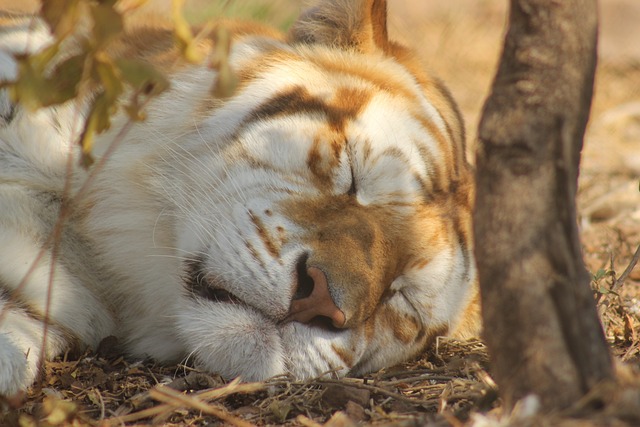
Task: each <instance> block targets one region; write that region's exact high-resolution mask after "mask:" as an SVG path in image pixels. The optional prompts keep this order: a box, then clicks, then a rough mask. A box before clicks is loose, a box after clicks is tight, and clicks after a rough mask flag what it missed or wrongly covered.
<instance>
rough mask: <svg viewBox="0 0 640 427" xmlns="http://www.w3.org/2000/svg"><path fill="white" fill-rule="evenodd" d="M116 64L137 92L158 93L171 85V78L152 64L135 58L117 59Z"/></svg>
mask: <svg viewBox="0 0 640 427" xmlns="http://www.w3.org/2000/svg"><path fill="white" fill-rule="evenodd" d="M115 65H116V67H117V68H118V70H119V72H120V75H121V76H122V78H123V79H124V80H125V81H126V82H127V83H129V84H130V85H131V86H132V87H133V89H134V90H135V91H137V92H141V93H144V94H145V95H152V96H153V95H158V94H160V93H162V92H164V91H165V90H166V89H167V88H168V87H169V80H168V79H167V78H166V77H165V75H164V74H163V73H162V72H160V71H159V70H158V69H157V68H155V67H153V66H152V65H151V64H149V63H147V62H143V61H139V60H135V59H117V60H116V61H115Z"/></svg>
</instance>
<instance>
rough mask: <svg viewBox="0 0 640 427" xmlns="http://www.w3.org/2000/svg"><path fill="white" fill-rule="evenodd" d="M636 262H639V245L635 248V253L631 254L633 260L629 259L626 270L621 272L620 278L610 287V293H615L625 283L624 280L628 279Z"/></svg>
mask: <svg viewBox="0 0 640 427" xmlns="http://www.w3.org/2000/svg"><path fill="white" fill-rule="evenodd" d="M638 260H640V245H638V247H637V248H636V253H635V254H633V258H632V259H631V262H629V265H628V266H627V268H626V269H625V270H624V271H623V272H622V274H621V275H620V277H618V278H617V279H616V282H615V283H614V284H613V286H612V287H611V290H612V291H616V290H617V289H618V288H620V287H621V286H622V284H623V283H624V282H625V280H627V277H629V274H631V272H632V271H633V269H634V267H635V266H636V264H637V263H638Z"/></svg>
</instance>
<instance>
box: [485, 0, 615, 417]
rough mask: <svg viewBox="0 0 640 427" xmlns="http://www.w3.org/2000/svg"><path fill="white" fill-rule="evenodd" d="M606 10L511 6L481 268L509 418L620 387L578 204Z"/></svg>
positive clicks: (491, 109)
mask: <svg viewBox="0 0 640 427" xmlns="http://www.w3.org/2000/svg"><path fill="white" fill-rule="evenodd" d="M596 40H597V11H596V0H511V9H510V15H509V28H508V31H507V35H506V39H505V46H504V51H503V53H502V58H501V61H500V65H499V68H498V72H497V75H496V77H495V80H494V82H493V87H492V93H491V96H490V97H489V99H488V100H487V102H486V104H485V107H484V111H483V115H482V120H481V123H480V129H479V139H480V141H479V146H478V152H477V185H478V188H477V200H476V212H475V216H474V227H475V242H476V256H477V259H478V270H479V276H480V285H481V293H482V305H483V319H484V322H485V323H484V328H485V339H486V342H487V346H488V348H489V352H490V354H491V358H492V359H491V360H492V372H493V374H494V376H495V378H496V381H497V382H498V385H499V386H500V389H501V394H502V397H503V398H504V400H505V403H506V405H507V407H511V406H512V405H513V404H514V403H515V401H516V400H518V399H520V398H522V397H524V396H526V395H528V394H531V393H534V394H536V395H538V396H539V397H540V398H541V402H542V405H543V408H544V409H555V408H562V407H566V406H567V405H569V404H571V403H572V402H575V401H576V400H577V399H578V398H579V397H581V396H582V395H583V394H584V393H585V392H586V391H588V390H589V389H590V388H591V387H593V386H594V385H595V384H596V383H598V382H599V381H601V380H603V379H607V378H610V377H611V376H612V363H611V357H610V354H609V350H608V347H607V344H606V341H605V339H604V334H603V331H602V327H601V325H600V322H599V320H598V317H597V313H596V308H595V303H594V300H593V295H592V293H591V290H590V287H589V275H588V274H587V272H586V269H585V267H584V264H583V260H582V253H581V247H580V241H579V236H578V229H577V224H576V207H575V195H576V188H577V178H578V167H579V162H580V151H581V149H582V139H583V136H584V131H585V126H586V123H587V120H588V116H589V108H590V104H591V97H592V92H593V79H594V73H595V64H596Z"/></svg>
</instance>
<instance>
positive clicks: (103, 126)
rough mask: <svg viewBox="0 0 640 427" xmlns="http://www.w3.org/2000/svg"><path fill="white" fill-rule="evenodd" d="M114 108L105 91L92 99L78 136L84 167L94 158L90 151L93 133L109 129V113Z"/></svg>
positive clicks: (93, 137)
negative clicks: (85, 120)
mask: <svg viewBox="0 0 640 427" xmlns="http://www.w3.org/2000/svg"><path fill="white" fill-rule="evenodd" d="M114 108H115V105H114V102H113V100H111V99H110V98H109V96H108V95H107V94H106V93H105V92H101V93H100V94H98V96H96V98H95V99H94V100H93V103H92V104H91V108H90V110H89V116H88V117H87V122H86V123H85V126H84V129H83V131H82V135H81V137H80V146H81V147H82V158H81V159H80V161H81V164H82V166H83V167H84V168H88V167H89V166H91V165H92V164H93V162H94V160H93V156H92V155H91V152H92V150H93V143H94V140H95V135H96V134H98V133H101V132H104V131H105V130H107V129H109V127H110V126H111V113H112V110H113V109H114Z"/></svg>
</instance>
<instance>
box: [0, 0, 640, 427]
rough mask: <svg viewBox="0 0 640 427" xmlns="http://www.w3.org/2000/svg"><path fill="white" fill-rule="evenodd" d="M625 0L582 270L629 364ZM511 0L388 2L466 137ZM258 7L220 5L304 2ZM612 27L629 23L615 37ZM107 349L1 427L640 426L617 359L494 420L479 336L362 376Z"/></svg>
mask: <svg viewBox="0 0 640 427" xmlns="http://www.w3.org/2000/svg"><path fill="white" fill-rule="evenodd" d="M634 1H635V0H603V1H602V3H601V8H602V9H603V17H604V18H605V22H604V24H605V25H604V28H603V34H602V35H603V43H602V46H603V49H604V48H606V49H607V50H604V51H602V52H601V58H602V61H601V63H600V67H599V70H598V75H597V87H596V95H595V99H594V108H593V115H592V117H593V120H592V124H591V126H590V130H589V133H588V136H587V143H586V147H585V154H584V157H583V166H584V167H583V171H582V175H581V181H580V188H581V190H580V195H579V207H580V213H581V226H582V231H583V233H582V235H583V242H584V249H585V260H586V263H587V266H588V269H589V270H590V271H592V272H593V273H594V274H596V273H597V272H598V270H600V269H602V272H601V273H600V274H596V276H597V277H596V280H594V285H593V286H594V291H595V292H594V293H595V295H596V300H597V303H598V308H599V312H600V315H601V318H602V320H603V324H604V327H605V332H606V336H607V339H608V341H609V343H610V344H611V348H612V352H613V353H614V354H615V355H616V356H617V358H618V359H619V360H623V361H626V362H630V363H632V364H636V365H637V364H638V362H639V361H640V344H639V336H640V334H639V331H640V327H639V325H640V302H639V301H640V269H639V268H637V267H636V268H635V270H632V271H630V272H629V275H628V276H627V278H626V280H624V281H623V282H619V281H617V279H618V278H619V277H620V275H621V274H622V272H623V271H624V270H625V268H626V267H627V266H628V265H629V263H630V262H631V260H632V257H633V254H634V251H635V250H636V247H637V245H638V242H640V199H639V198H638V191H637V187H638V175H640V169H639V170H638V171H635V172H634V169H633V167H634V164H633V163H632V164H630V165H629V161H628V160H629V159H631V158H633V155H634V153H640V113H637V114H636V113H634V112H633V110H631V113H624V111H625V110H623V113H621V114H622V115H620V114H618V116H619V117H618V116H616V117H617V118H614V119H611V114H612V112H616V111H618V110H616V109H618V108H619V107H620V106H626V105H629V104H630V103H633V102H639V101H640V55H638V56H634V54H633V52H632V53H631V54H630V53H629V49H628V48H627V47H625V48H624V49H620V51H616V47H619V46H622V45H623V44H625V46H626V44H628V40H631V39H635V40H639V39H640V28H638V27H637V25H636V26H635V27H634V26H628V25H627V24H624V23H620V22H622V21H620V22H618V21H616V20H615V19H614V18H616V17H617V18H616V19H622V20H624V19H627V20H631V21H633V22H638V20H640V5H638V4H634V3H633V2H634ZM213 3H215V2H209V3H208V5H209V6H211V5H212V4H213ZM239 3H242V2H239ZM245 3H246V2H245ZM506 3H507V2H506V1H502V0H458V1H456V2H415V1H410V0H404V1H400V0H398V1H395V2H390V4H391V22H392V24H393V25H392V26H393V29H392V34H393V35H394V37H396V38H400V39H404V40H406V41H408V42H409V43H410V44H413V45H414V46H416V47H417V48H418V50H419V51H420V54H421V56H422V57H423V58H424V60H425V62H426V64H427V66H428V67H430V68H432V69H433V70H434V71H435V72H436V73H437V74H438V75H439V76H441V77H442V78H443V79H444V80H445V81H446V82H447V83H448V84H449V86H450V87H451V89H452V91H453V92H454V95H455V97H456V98H457V99H458V100H459V102H460V105H461V108H462V111H463V113H464V115H465V117H466V119H467V126H468V131H469V134H470V141H473V139H474V136H475V129H476V127H477V120H478V117H479V113H480V109H481V106H482V102H483V100H484V98H485V97H486V95H487V93H488V90H489V87H490V82H491V78H492V74H493V70H494V67H495V64H496V62H497V59H498V55H499V52H500V43H501V36H502V33H503V24H504V21H505V13H506V10H505V5H506ZM204 4H205V3H204V2H202V1H198V2H194V3H193V5H192V6H193V8H192V10H193V11H195V12H192V13H196V14H198V16H201V14H203V13H204V12H203V9H202V8H203V7H204V6H203V5H204ZM219 4H220V3H216V5H215V6H211V7H219ZM261 5H267V6H268V7H267V8H266V9H264V8H263V9H259V10H254V11H253V12H247V11H245V10H240V9H237V10H227V12H229V14H231V15H234V14H237V13H240V14H244V15H246V14H247V13H252V14H254V15H252V16H254V17H258V18H264V19H267V20H271V21H272V22H276V23H277V25H280V26H282V27H286V26H287V25H288V24H289V23H290V18H291V17H292V16H294V15H295V14H292V12H291V11H292V10H296V8H298V7H299V6H298V2H293V1H292V0H289V1H287V0H278V2H277V4H276V3H275V2H273V3H272V2H267V1H264V2H261ZM269 5H271V6H269ZM292 5H293V6H292ZM261 7H262V6H261ZM616 8H617V9H616ZM621 8H622V10H623V12H620V11H619V9H621ZM216 10H217V9H216ZM207 13H210V14H211V13H213V14H215V13H218V12H216V11H215V10H214V11H213V12H211V10H209V12H207ZM261 13H262V14H263V16H260V15H259V14H261ZM255 14H258V16H256V15H255ZM634 14H635V15H634ZM634 16H635V18H634ZM192 19H194V20H195V19H196V18H195V17H194V18H192ZM617 27H620V28H623V27H624V28H631V29H633V28H636V29H635V30H634V31H635V33H634V34H630V33H629V32H628V31H627V30H625V31H626V32H623V33H622V37H626V39H621V38H618V39H616V38H615V37H620V35H618V36H616V31H615V30H616V28H617ZM634 37H635V38H634ZM616 40H617V41H616ZM625 114H626V115H625ZM607 117H608V118H607ZM471 145H473V144H471ZM110 347H112V343H111V344H110V343H109V342H106V343H105V345H104V346H102V348H101V349H100V351H99V353H97V354H84V355H78V356H77V357H72V356H71V355H69V356H67V358H65V359H62V360H58V361H55V362H50V363H48V364H47V365H46V371H47V372H46V377H45V378H44V379H43V381H42V383H41V387H40V388H35V389H33V390H31V391H30V392H29V394H28V396H27V399H26V403H25V405H24V406H23V407H22V408H21V409H20V410H10V411H6V412H5V413H4V414H3V415H1V416H0V425H2V426H13V425H21V426H43V427H44V426H62V425H75V426H83V427H84V426H105V427H106V426H121V425H127V426H131V425H169V426H174V425H175V426H205V425H217V424H224V425H253V424H257V425H304V426H316V425H331V426H348V425H352V424H353V423H362V424H375V425H407V426H409V425H412V426H413V425H432V426H455V427H458V426H463V425H471V424H472V423H474V424H475V425H476V426H489V425H505V426H506V425H513V426H543V425H544V426H558V425H563V426H578V425H580V426H583V425H594V426H595V425H597V426H623V425H629V426H631V425H640V414H639V413H638V408H640V403H639V402H640V392H639V391H638V390H640V387H639V386H638V373H637V372H634V371H633V369H631V368H621V370H620V382H619V384H618V385H617V386H615V387H612V386H611V385H603V386H602V387H600V388H597V389H596V390H594V392H593V393H592V394H591V395H590V396H587V397H585V399H584V400H583V401H581V402H579V403H578V404H576V405H575V406H574V407H573V408H569V409H568V410H567V411H565V412H563V413H561V414H542V415H537V416H531V417H526V416H525V415H526V414H527V411H528V410H529V409H530V408H529V407H528V406H527V405H526V404H525V405H522V407H520V408H519V409H518V410H517V411H515V413H514V414H511V415H510V416H507V415H503V416H502V418H500V416H501V407H500V400H499V399H498V397H497V390H496V386H495V384H494V383H493V381H492V380H491V377H490V374H489V372H490V368H489V366H488V357H487V353H486V350H485V348H484V346H483V344H482V343H481V342H479V341H471V342H466V343H462V342H456V341H450V340H444V339H443V340H440V341H439V343H438V346H436V348H434V349H431V350H430V351H429V352H427V353H425V354H424V355H422V357H421V358H419V359H418V360H416V361H413V362H411V363H407V364H404V365H401V366H398V367H395V368H392V369H386V370H383V371H380V372H377V373H375V374H373V375H370V376H368V377H365V378H351V379H344V380H335V379H317V380H315V381H307V382H297V381H293V380H291V379H290V378H286V377H280V378H275V379H272V380H270V381H267V382H265V383H258V384H242V383H237V382H231V383H225V382H223V381H222V380H221V379H220V378H219V377H216V376H215V375H210V374H205V373H200V372H197V371H195V370H193V369H192V368H190V367H186V366H172V367H166V366H157V365H155V364H153V363H151V362H136V363H133V362H130V361H126V360H123V359H122V358H121V357H118V356H117V355H111V354H110V351H109V350H110ZM594 408H595V409H594ZM603 408H604V409H603ZM596 409H598V410H597V411H596ZM474 414H475V415H474ZM479 414H485V415H479ZM487 414H488V415H487ZM576 417H578V418H589V419H590V421H589V422H588V423H587V422H586V421H584V419H583V420H579V421H576V420H575V419H574V418H576ZM499 419H500V420H501V421H500V422H501V424H499V423H498V421H497V420H499Z"/></svg>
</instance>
